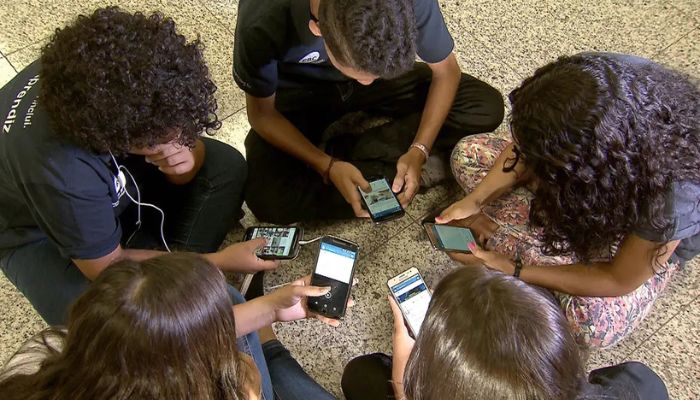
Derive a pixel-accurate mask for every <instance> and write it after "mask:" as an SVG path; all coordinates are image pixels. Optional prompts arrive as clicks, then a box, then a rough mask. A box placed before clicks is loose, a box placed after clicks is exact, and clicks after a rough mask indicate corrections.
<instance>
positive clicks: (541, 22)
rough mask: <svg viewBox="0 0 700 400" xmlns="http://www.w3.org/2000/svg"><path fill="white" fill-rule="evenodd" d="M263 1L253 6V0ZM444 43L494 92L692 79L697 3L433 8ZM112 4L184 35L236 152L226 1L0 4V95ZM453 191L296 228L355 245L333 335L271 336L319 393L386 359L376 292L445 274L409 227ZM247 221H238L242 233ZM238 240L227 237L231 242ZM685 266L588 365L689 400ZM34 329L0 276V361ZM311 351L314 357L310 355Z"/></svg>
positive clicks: (696, 320) (693, 363) (689, 275)
mask: <svg viewBox="0 0 700 400" xmlns="http://www.w3.org/2000/svg"><path fill="white" fill-rule="evenodd" d="M261 1H264V0H261ZM441 3H442V7H443V13H444V15H445V19H446V20H447V22H448V24H449V26H450V29H451V31H452V34H453V35H454V36H455V39H456V43H457V48H456V52H457V54H458V56H459V60H460V63H461V65H462V68H463V69H464V70H465V71H467V72H468V73H470V74H473V75H475V76H477V77H479V78H481V79H484V80H486V81H488V82H490V83H492V84H493V85H495V86H496V87H497V88H499V89H500V90H502V91H503V92H507V91H508V90H510V89H512V88H513V87H515V86H516V85H517V84H518V83H519V82H520V80H521V79H522V78H524V77H525V76H526V75H528V74H529V73H531V72H532V71H533V69H534V68H536V67H537V66H539V65H541V64H543V63H545V62H547V61H550V60H552V59H554V58H556V57H557V56H558V55H559V54H571V53H575V52H578V51H584V50H605V51H618V52H630V53H636V54H639V55H642V56H646V57H650V58H652V59H654V60H657V61H659V62H663V63H665V64H668V65H670V66H673V67H676V68H680V69H682V70H683V71H685V72H688V73H690V74H692V75H694V76H696V77H700V3H699V2H698V0H679V1H673V2H666V1H661V0H600V1H596V2H590V1H583V0H545V1H541V0H517V1H493V0H491V1H487V0H470V1H463V0H462V1H460V0H442V1H441ZM106 4H116V5H120V6H122V7H123V8H126V9H128V10H142V11H153V10H160V11H162V12H163V13H164V14H166V15H168V16H172V17H173V18H174V19H175V20H176V22H177V23H178V24H179V26H180V29H181V31H182V32H183V33H184V34H186V35H187V36H188V37H191V38H194V37H195V36H196V35H199V36H200V37H201V39H202V41H203V42H204V43H205V44H206V47H207V49H206V57H207V59H208V61H209V63H210V67H211V70H212V75H213V77H214V79H215V81H216V83H217V84H218V86H219V91H218V92H217V94H218V99H219V104H220V118H221V119H223V120H224V125H223V128H222V130H221V131H220V132H219V133H218V135H217V137H218V138H219V139H220V140H223V141H226V142H228V143H231V144H232V145H234V146H235V147H237V148H238V149H240V150H241V151H244V149H243V146H242V145H243V138H244V136H245V134H246V132H247V129H248V126H247V121H246V116H245V111H244V110H243V109H242V108H243V105H244V102H243V100H244V97H243V95H242V93H241V92H240V91H239V90H238V89H237V88H236V86H235V85H234V84H233V81H232V79H231V52H232V37H233V31H234V25H235V18H236V6H237V1H236V0H220V1H214V0H179V1H166V0H145V1H136V0H115V1H112V2H109V1H101V0H79V1H76V0H70V1H38V0H9V1H4V2H0V52H1V53H2V54H0V86H1V85H4V84H5V83H6V82H7V81H8V80H9V79H11V78H12V76H13V75H14V74H15V73H16V71H17V70H19V69H21V68H23V67H24V66H25V65H27V64H28V63H30V62H31V61H33V60H34V59H35V58H36V57H37V53H38V51H39V49H40V47H41V45H42V44H43V43H44V42H45V41H46V40H47V38H48V37H49V35H50V34H51V32H52V31H53V30H54V29H55V28H56V27H59V26H61V25H63V24H65V23H66V22H68V21H69V20H70V19H71V18H72V17H73V16H74V15H76V14H77V13H79V12H87V11H90V10H92V9H94V8H95V7H97V6H101V5H106ZM458 195H459V193H458V192H457V191H456V190H455V188H454V187H453V186H451V187H442V188H437V189H434V190H431V191H430V192H428V193H427V194H425V195H420V196H419V197H418V199H417V201H416V202H415V203H414V204H413V205H412V206H411V207H410V208H409V209H408V213H407V215H406V216H405V217H404V218H403V219H401V220H399V221H395V222H391V223H388V224H385V225H381V226H375V225H372V224H370V223H369V222H366V221H350V222H344V223H319V224H314V225H312V226H307V227H306V230H307V236H312V235H315V234H320V233H332V234H336V235H339V236H342V237H345V238H348V239H351V240H355V241H357V242H359V243H360V244H361V245H362V257H361V260H360V264H359V269H358V274H357V277H358V279H359V283H358V284H357V286H356V288H355V289H354V297H355V299H356V301H357V306H356V307H355V308H354V309H352V310H351V311H350V312H349V313H348V315H347V318H346V319H345V323H344V324H343V326H341V327H340V328H338V329H333V328H329V327H326V326H323V325H321V324H319V323H317V322H316V321H302V322H296V323H291V324H285V325H280V326H277V332H278V334H279V335H280V336H281V338H282V340H283V341H284V342H285V343H286V344H287V345H288V346H289V347H290V349H292V351H293V353H294V354H295V356H296V357H297V358H298V359H299V361H300V362H301V363H302V364H303V365H304V366H305V367H306V368H307V370H308V371H309V372H310V373H311V374H312V375H313V376H314V377H315V378H316V379H318V381H319V382H320V383H321V384H323V385H324V386H325V387H327V388H328V389H330V390H332V391H333V392H335V393H338V392H339V382H340V373H341V371H342V367H343V365H344V364H345V363H346V362H347V361H348V360H349V359H350V358H351V357H353V356H355V355H358V354H362V353H366V352H373V351H389V350H390V314H389V309H388V306H387V305H386V301H385V289H384V287H385V282H386V280H387V279H388V278H389V277H391V276H392V275H393V274H395V273H398V272H400V271H402V270H404V269H406V268H407V267H409V266H416V267H418V268H419V269H420V270H421V271H424V272H425V275H426V279H427V280H428V281H429V282H430V283H433V284H434V283H436V282H437V281H438V280H439V278H440V277H441V276H442V275H444V274H445V272H446V271H448V270H449V269H451V268H454V265H453V264H452V263H451V261H450V260H449V259H447V258H446V257H444V256H443V255H442V254H439V253H435V252H433V251H432V250H431V249H430V247H429V245H428V244H427V243H426V241H425V239H424V238H423V237H422V235H421V230H420V227H419V225H418V223H417V222H418V221H419V220H420V218H421V217H422V216H423V215H425V214H426V213H427V212H429V211H431V210H433V209H435V208H438V207H439V206H440V205H444V204H446V203H447V202H449V201H450V200H453V199H456V198H457V196H458ZM254 222H255V219H254V218H253V217H251V216H247V217H246V219H245V223H246V224H248V225H249V224H252V223H254ZM241 235H242V232H233V233H232V234H231V235H230V238H231V239H233V240H235V239H237V238H239V237H240V236H241ZM313 258H314V255H313V250H312V249H311V248H304V249H303V250H302V252H301V254H300V256H299V258H298V259H297V260H295V261H293V262H290V263H288V264H285V265H283V266H282V267H281V268H280V269H279V271H277V272H276V273H274V274H270V275H269V276H268V279H267V282H266V283H267V285H268V286H272V285H276V284H279V283H283V282H286V281H287V280H289V279H291V278H292V277H297V276H300V275H304V274H307V273H309V272H310V268H311V266H312V262H313ZM698 264H699V263H698V260H695V262H694V263H692V264H690V265H688V267H687V268H686V270H685V271H684V272H683V273H682V274H681V276H679V277H678V278H677V279H676V280H675V281H674V282H673V284H672V285H671V287H670V288H669V289H668V291H667V293H665V295H664V296H663V297H662V298H661V299H660V300H659V301H658V302H657V304H656V307H655V309H654V311H653V313H652V315H651V316H650V317H649V318H648V319H647V320H646V321H645V322H644V323H643V325H642V327H640V328H639V329H638V330H637V331H636V332H635V333H634V334H633V335H632V336H631V337H630V338H629V339H627V340H626V341H625V342H623V343H622V344H620V345H619V346H616V347H615V348H613V349H610V350H607V351H599V352H595V353H593V354H592V355H591V358H590V361H589V363H590V366H591V368H593V367H598V366H603V365H607V364H611V363H618V362H621V361H624V360H631V359H636V360H641V361H643V362H646V363H648V364H649V365H650V366H652V367H653V368H654V369H655V370H656V371H658V373H659V374H660V375H661V376H662V377H663V378H664V380H665V381H666V384H667V385H668V387H669V389H670V391H671V396H672V398H673V399H698V398H700V387H699V385H698V384H699V383H700V362H699V361H698V360H699V359H700V330H698V325H699V324H700V265H698ZM43 326H44V324H43V322H42V321H41V320H40V319H39V318H38V317H37V315H36V314H35V313H34V311H33V310H32V308H31V306H30V305H29V304H28V303H27V301H26V300H25V299H24V298H23V297H22V295H21V294H19V293H18V292H17V291H16V290H15V289H14V287H13V286H12V285H11V284H10V283H9V282H8V281H7V280H6V279H5V278H4V276H0V361H2V360H4V359H6V358H7V357H8V356H9V355H10V354H11V353H12V352H13V351H14V350H15V349H16V348H17V346H19V344H20V343H22V341H23V340H24V339H25V338H27V337H29V336H30V335H32V334H34V333H35V332H37V331H39V330H40V329H41V328H42V327H43ZM319 349H323V350H322V351H320V350H319Z"/></svg>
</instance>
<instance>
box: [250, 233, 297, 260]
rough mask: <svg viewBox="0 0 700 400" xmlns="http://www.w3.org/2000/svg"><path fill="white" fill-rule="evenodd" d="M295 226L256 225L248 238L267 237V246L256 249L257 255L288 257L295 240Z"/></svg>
mask: <svg viewBox="0 0 700 400" xmlns="http://www.w3.org/2000/svg"><path fill="white" fill-rule="evenodd" d="M297 231H298V228H295V227H256V228H253V232H252V234H251V235H250V240H252V239H257V238H259V237H264V238H268V239H269V240H268V243H267V246H265V247H263V248H262V249H260V250H259V251H258V256H273V257H290V256H291V255H292V252H293V251H294V250H295V247H296V242H297V237H296V236H297Z"/></svg>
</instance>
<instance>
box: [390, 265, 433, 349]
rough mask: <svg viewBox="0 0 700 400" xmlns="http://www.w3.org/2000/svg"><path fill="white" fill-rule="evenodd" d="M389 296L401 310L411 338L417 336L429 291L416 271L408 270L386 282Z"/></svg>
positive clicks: (428, 303)
mask: <svg viewBox="0 0 700 400" xmlns="http://www.w3.org/2000/svg"><path fill="white" fill-rule="evenodd" d="M387 285H388V286H389V290H390V291H391V295H392V296H393V297H394V300H396V303H397V304H398V305H399V308H400V309H401V313H402V314H403V317H404V319H405V320H406V325H408V329H409V330H410V331H411V334H412V335H413V338H416V337H417V336H418V333H419V332H420V327H421V325H423V319H424V318H425V314H426V313H427V312H428V306H429V305H430V298H431V295H430V290H428V286H427V285H426V284H425V281H424V280H423V277H422V276H421V275H420V272H418V269H416V268H411V269H408V270H406V271H404V272H402V273H400V274H398V275H396V276H395V277H393V278H391V279H389V281H388V282H387Z"/></svg>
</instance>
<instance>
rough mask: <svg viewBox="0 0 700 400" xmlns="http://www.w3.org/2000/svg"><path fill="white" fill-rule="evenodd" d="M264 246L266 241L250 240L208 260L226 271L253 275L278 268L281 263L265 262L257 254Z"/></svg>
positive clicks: (236, 244)
mask: <svg viewBox="0 0 700 400" xmlns="http://www.w3.org/2000/svg"><path fill="white" fill-rule="evenodd" d="M263 246H265V241H264V240H263V239H261V238H258V239H253V240H248V241H244V242H241V243H234V244H232V245H230V246H227V247H225V248H223V249H221V250H219V251H217V252H216V253H212V254H209V255H208V257H207V258H208V259H209V261H211V262H212V263H213V264H214V265H216V266H217V267H219V268H221V269H222V270H224V271H232V272H243V273H251V274H252V273H256V272H258V271H268V270H273V269H275V268H277V267H278V266H279V261H277V260H263V259H261V258H260V257H258V256H257V255H256V254H255V253H256V252H257V251H258V250H259V249H260V248H261V247H263Z"/></svg>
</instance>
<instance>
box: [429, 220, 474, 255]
mask: <svg viewBox="0 0 700 400" xmlns="http://www.w3.org/2000/svg"><path fill="white" fill-rule="evenodd" d="M433 230H434V232H435V234H436V235H435V236H436V237H437V238H438V240H439V241H440V244H441V245H442V247H443V248H445V249H447V250H462V251H468V250H469V247H468V245H469V243H473V242H476V240H474V236H473V235H472V233H471V231H470V230H469V229H466V228H459V227H456V226H449V225H433Z"/></svg>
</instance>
